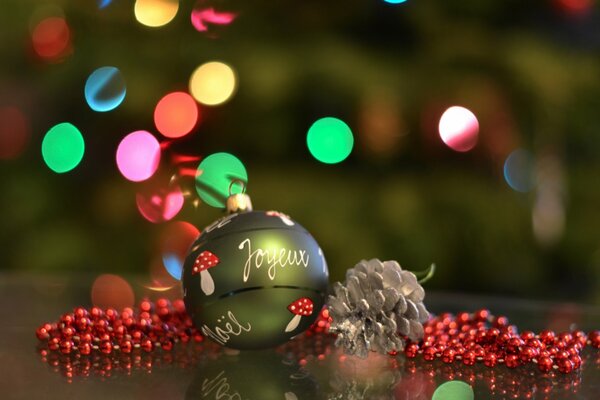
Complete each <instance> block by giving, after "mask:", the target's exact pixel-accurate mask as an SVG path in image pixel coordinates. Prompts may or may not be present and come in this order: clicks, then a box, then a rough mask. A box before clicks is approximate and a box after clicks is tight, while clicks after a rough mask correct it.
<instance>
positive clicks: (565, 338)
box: [558, 332, 573, 343]
mask: <svg viewBox="0 0 600 400" xmlns="http://www.w3.org/2000/svg"><path fill="white" fill-rule="evenodd" d="M558 339H559V340H562V341H563V342H565V343H569V342H570V341H571V340H573V335H571V334H570V333H568V332H563V333H561V334H560V335H558Z"/></svg>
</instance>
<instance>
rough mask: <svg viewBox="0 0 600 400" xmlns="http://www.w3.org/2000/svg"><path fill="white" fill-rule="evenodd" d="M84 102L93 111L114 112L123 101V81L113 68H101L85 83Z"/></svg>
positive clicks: (119, 73) (117, 70)
mask: <svg viewBox="0 0 600 400" xmlns="http://www.w3.org/2000/svg"><path fill="white" fill-rule="evenodd" d="M84 93H85V100H86V101H87V103H88V105H89V106H90V108H91V109H92V110H94V111H98V112H105V111H110V110H114V109H115V108H117V107H118V106H119V105H120V104H121V103H122V102H123V99H125V93H126V88H125V80H124V79H123V75H121V71H119V69H118V68H115V67H101V68H98V69H97V70H95V71H94V72H92V73H91V74H90V76H89V77H88V79H87V81H86V82H85V89H84Z"/></svg>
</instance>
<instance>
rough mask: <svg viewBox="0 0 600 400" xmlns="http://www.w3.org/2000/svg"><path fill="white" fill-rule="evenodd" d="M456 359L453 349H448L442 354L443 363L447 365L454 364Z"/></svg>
mask: <svg viewBox="0 0 600 400" xmlns="http://www.w3.org/2000/svg"><path fill="white" fill-rule="evenodd" d="M455 358H456V351H455V350H454V349H453V348H451V347H448V348H447V349H445V350H444V352H443V353H442V361H443V362H445V363H446V364H450V363H452V362H454V359H455Z"/></svg>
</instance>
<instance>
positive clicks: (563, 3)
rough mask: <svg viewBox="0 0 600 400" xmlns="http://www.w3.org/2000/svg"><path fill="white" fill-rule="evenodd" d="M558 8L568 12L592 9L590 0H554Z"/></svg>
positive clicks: (575, 12) (580, 12) (579, 12)
mask: <svg viewBox="0 0 600 400" xmlns="http://www.w3.org/2000/svg"><path fill="white" fill-rule="evenodd" d="M554 4H555V5H556V7H557V8H559V9H560V10H563V11H565V12H567V13H569V14H585V13H587V12H588V11H590V10H591V9H592V5H593V4H592V0H554Z"/></svg>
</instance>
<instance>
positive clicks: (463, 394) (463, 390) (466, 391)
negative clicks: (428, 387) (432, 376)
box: [431, 381, 475, 400]
mask: <svg viewBox="0 0 600 400" xmlns="http://www.w3.org/2000/svg"><path fill="white" fill-rule="evenodd" d="M474 398H475V394H474V393H473V388H472V387H471V386H470V385H469V384H468V383H466V382H463V381H448V382H444V383H442V384H441V385H440V386H438V387H437V389H435V392H433V397H432V398H431V400H473V399H474Z"/></svg>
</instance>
